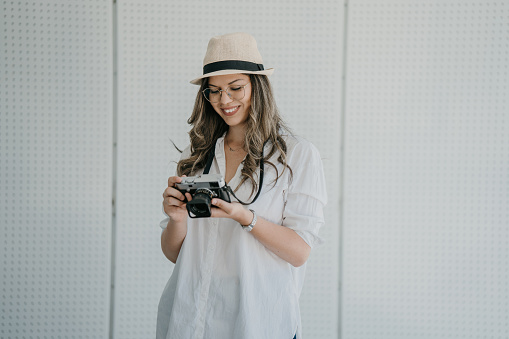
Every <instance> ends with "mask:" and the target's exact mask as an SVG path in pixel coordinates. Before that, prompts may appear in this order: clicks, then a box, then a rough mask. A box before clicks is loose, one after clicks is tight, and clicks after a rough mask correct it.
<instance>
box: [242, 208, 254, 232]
mask: <svg viewBox="0 0 509 339" xmlns="http://www.w3.org/2000/svg"><path fill="white" fill-rule="evenodd" d="M249 210H250V211H251V212H253V221H251V223H250V224H249V225H247V226H244V225H240V226H242V228H243V229H244V230H245V231H247V232H251V230H252V229H253V227H254V225H255V224H256V213H255V211H253V210H252V209H249Z"/></svg>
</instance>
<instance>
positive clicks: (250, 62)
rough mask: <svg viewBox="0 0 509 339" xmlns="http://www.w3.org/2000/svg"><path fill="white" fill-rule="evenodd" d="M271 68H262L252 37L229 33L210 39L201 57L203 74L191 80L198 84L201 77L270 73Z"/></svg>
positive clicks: (272, 70) (244, 34)
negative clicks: (203, 55) (202, 57)
mask: <svg viewBox="0 0 509 339" xmlns="http://www.w3.org/2000/svg"><path fill="white" fill-rule="evenodd" d="M273 72H274V69H273V68H269V69H264V68H263V60H262V56H261V55H260V52H259V51H258V47H257V45H256V40H255V39H254V37H253V36H252V35H250V34H247V33H231V34H225V35H219V36H215V37H213V38H211V39H210V41H209V45H208V47H207V53H206V54H205V58H204V59H203V75H202V76H200V77H198V78H196V79H194V80H192V81H191V83H192V84H194V85H200V84H201V80H202V79H203V78H207V77H211V76H215V75H224V74H238V73H245V74H263V75H271V74H272V73H273Z"/></svg>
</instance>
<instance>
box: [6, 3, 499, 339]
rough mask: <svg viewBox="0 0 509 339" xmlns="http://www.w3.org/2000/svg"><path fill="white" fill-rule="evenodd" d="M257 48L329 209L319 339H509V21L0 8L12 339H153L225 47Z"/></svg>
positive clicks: (274, 9)
mask: <svg viewBox="0 0 509 339" xmlns="http://www.w3.org/2000/svg"><path fill="white" fill-rule="evenodd" d="M236 31H245V32H249V33H251V34H253V35H254V36H255V38H256V39H257V41H258V45H259V49H260V51H261V54H262V56H263V57H264V64H265V67H266V68H269V67H274V68H275V69H276V71H275V73H274V75H273V76H271V81H272V83H273V86H274V89H275V93H276V98H277V101H278V105H279V108H280V109H281V111H282V113H283V115H284V117H285V119H286V120H287V122H288V123H289V124H290V125H291V127H293V129H294V131H295V132H296V133H297V134H300V135H302V136H304V137H306V138H307V139H309V140H310V141H311V142H313V143H314V144H315V145H316V146H317V147H318V149H319V150H320V153H321V155H322V158H323V162H324V167H325V172H326V176H327V183H328V189H329V205H328V211H327V215H326V221H327V224H326V226H325V227H324V228H323V229H322V233H321V235H322V236H323V237H324V238H325V240H326V244H325V245H324V246H322V247H319V248H317V249H316V250H314V251H313V252H312V255H311V258H310V260H309V263H308V274H307V278H306V283H305V286H304V291H303V294H302V296H301V308H302V317H303V327H304V335H305V338H349V339H350V338H352V339H353V338H376V339H378V338H391V339H392V338H479V337H490V338H507V337H509V320H508V319H509V306H508V305H509V291H508V289H507V286H509V249H508V248H509V247H508V245H507V244H508V243H509V227H508V226H509V208H508V207H509V113H508V112H509V102H508V99H507V98H506V97H507V95H506V94H507V93H508V92H509V86H508V82H509V80H508V79H509V70H508V69H509V66H508V64H509V62H508V60H509V54H508V53H509V41H508V39H509V38H508V37H509V4H508V3H507V2H504V1H486V0H483V1H460V0H457V1H453V0H447V1H443V0H442V1H439V0H435V1H426V2H422V1H410V0H408V1H395V0H391V1H389V0H371V1H368V0H362V1H360V0H356V1H348V4H345V3H343V2H340V1H315V2H311V1H290V0H288V1H283V0H278V1H257V2H250V3H247V2H245V3H243V2H238V1H221V2H204V1H196V0H193V1H155V0H151V1H118V3H116V4H113V3H112V2H107V1H100V0H95V1H92V0H90V1H77V0H76V1H63V0H62V1H56V0H51V1H3V2H1V3H0V48H1V54H0V161H1V163H0V171H1V172H0V173H1V177H0V199H1V200H0V225H1V228H0V258H1V259H0V274H1V275H0V277H1V287H0V338H37V337H50V338H58V337H62V338H69V337H90V338H108V337H114V338H151V337H154V334H155V318H156V311H157V302H158V298H159V296H160V294H161V292H162V289H163V287H164V284H165V283H166V280H167V279H168V277H169V276H170V274H171V269H172V266H173V265H172V264H171V263H169V262H168V261H167V260H166V259H165V258H164V256H163V255H162V253H161V250H160V243H159V236H160V232H161V231H160V229H159V226H158V223H159V221H160V220H161V219H162V218H163V215H162V212H161V200H162V198H161V194H162V191H163V190H164V188H165V186H166V180H167V177H168V176H169V175H172V174H173V173H174V171H175V163H174V162H173V161H176V160H177V159H178V156H179V154H178V152H176V151H175V149H174V148H173V146H172V143H171V141H172V140H173V141H174V142H175V143H176V144H177V145H178V146H179V147H181V148H183V147H185V146H186V145H187V142H188V140H187V132H188V130H189V126H188V125H187V123H186V120H187V118H188V117H189V114H190V112H191V109H192V106H193V103H194V97H195V95H196V90H197V87H196V86H194V85H191V84H189V80H191V79H193V78H194V77H196V76H198V75H199V74H200V73H201V67H202V59H203V56H204V53H205V50H206V45H207V42H208V40H209V38H210V37H211V36H214V35H218V34H224V33H230V32H236Z"/></svg>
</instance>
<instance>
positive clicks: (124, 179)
mask: <svg viewBox="0 0 509 339" xmlns="http://www.w3.org/2000/svg"><path fill="white" fill-rule="evenodd" d="M117 6H118V60H119V64H118V65H119V69H118V80H119V100H118V102H119V110H118V122H119V124H118V185H117V206H118V208H117V232H116V234H117V236H116V237H117V250H116V258H117V260H116V279H115V319H114V328H115V331H114V332H115V336H116V337H118V338H148V337H154V335H155V320H156V313H157V304H158V302H159V297H160V295H161V293H162V291H163V288H164V285H165V284H166V281H167V279H168V278H169V276H170V274H171V270H172V267H173V264H171V263H170V262H169V261H167V260H166V259H165V258H164V256H163V254H162V252H161V249H160V232H161V230H160V228H159V221H160V220H162V219H163V217H164V215H163V214H162V212H161V203H162V192H163V190H164V189H165V188H166V186H167V178H168V177H169V176H170V175H173V174H174V172H175V167H176V166H175V164H174V163H173V162H172V161H176V160H178V159H179V153H178V152H176V151H175V150H174V148H173V146H172V144H171V141H170V140H173V141H174V142H175V143H176V144H177V145H178V146H179V147H181V148H184V147H186V146H187V144H188V142H189V141H188V136H187V132H188V131H189V126H188V125H187V123H186V121H187V119H188V117H189V116H190V114H191V110H192V108H193V105H194V99H195V95H196V93H197V90H198V87H197V86H195V85H191V84H189V81H190V80H191V79H193V78H195V77H196V76H198V75H200V74H201V71H202V61H203V57H204V54H205V51H206V48H207V43H208V40H209V39H210V38H211V37H212V36H215V35H219V34H225V33H231V32H238V31H245V32H249V33H251V34H253V35H254V36H255V38H256V39H257V41H258V47H259V49H260V52H261V54H262V56H263V58H264V64H265V66H266V67H267V68H270V67H274V68H275V73H274V75H273V76H272V77H271V80H272V83H273V85H274V89H275V94H276V97H277V100H278V104H279V107H280V109H281V111H282V113H283V115H284V116H285V118H286V120H287V121H288V122H289V124H290V125H291V126H292V127H293V128H294V129H295V131H296V132H297V133H298V134H299V135H301V136H304V137H306V138H307V139H308V140H310V141H311V142H313V143H314V144H315V145H316V146H317V147H318V149H319V150H320V153H321V155H322V157H323V158H324V166H325V173H326V176H327V180H328V185H329V186H330V187H331V189H330V194H329V204H328V206H329V208H328V210H327V215H326V221H327V223H326V226H325V227H323V228H322V230H321V236H322V237H324V238H325V239H326V244H325V245H324V246H322V247H320V248H317V249H316V250H315V251H314V252H313V253H312V254H311V258H310V262H309V264H308V272H307V276H306V283H305V285H304V291H303V294H302V296H301V309H302V318H303V331H304V337H306V338H334V337H337V335H338V333H337V331H338V330H337V322H338V302H337V301H338V290H337V286H338V270H339V269H338V267H339V259H338V258H339V250H338V248H339V244H338V242H339V240H338V239H339V215H338V208H337V207H338V205H339V193H338V192H339V188H338V186H339V174H338V171H339V157H338V149H339V143H340V135H339V133H338V131H339V130H340V126H339V123H340V106H341V103H340V93H341V92H340V87H341V47H342V45H341V39H342V27H343V22H342V18H343V4H342V3H339V2H337V1H322V2H320V5H319V6H317V4H315V3H310V2H308V1H293V0H292V1H289V0H288V1H281V0H279V1H270V2H268V1H264V2H253V3H245V2H238V1H226V2H224V1H223V2H221V3H220V4H219V3H215V2H203V1H196V0H193V1H177V2H167V1H153V0H152V1H143V2H140V1H120V2H118V5H117ZM338 18H339V20H338ZM317 22H320V24H319V25H317Z"/></svg>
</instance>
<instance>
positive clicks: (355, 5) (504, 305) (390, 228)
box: [341, 0, 509, 339]
mask: <svg viewBox="0 0 509 339" xmlns="http://www.w3.org/2000/svg"><path fill="white" fill-rule="evenodd" d="M508 27H509V2H507V1H464V0H461V1H459V0H457V1H452V0H448V1H443V0H440V1H438V0H437V1H426V2H420V1H402V0H401V1H383V2H382V1H378V0H362V1H361V0H355V1H350V2H349V9H348V28H347V31H348V44H347V65H348V67H347V69H348V71H347V82H346V90H347V92H346V98H347V100H346V120H345V121H346V122H345V129H346V132H345V170H344V173H345V184H344V188H345V192H344V202H345V205H344V232H343V245H344V251H343V255H342V267H343V270H342V276H343V303H342V320H341V322H342V327H343V328H342V338H348V339H355V338H362V339H367V338H373V339H374V338H376V339H381V338H390V339H397V338H402V339H403V338H405V339H407V338H448V339H449V338H500V339H502V338H509V321H508V320H509V290H508V288H507V287H508V286H509V246H508V244H509V228H508V227H507V226H508V225H509V209H508V206H509V115H508V112H509V100H508V96H507V93H508V88H509V66H508V63H507V60H508V53H509V41H508V37H509V34H508Z"/></svg>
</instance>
